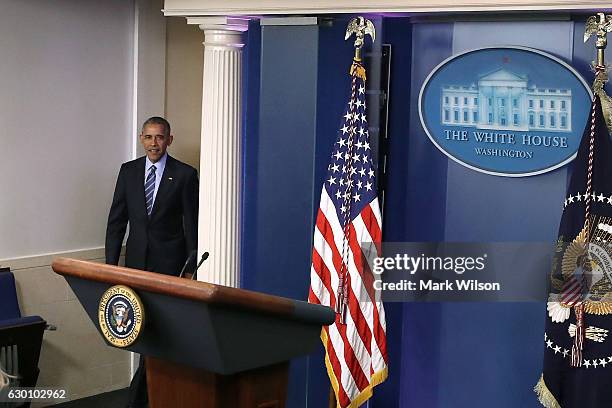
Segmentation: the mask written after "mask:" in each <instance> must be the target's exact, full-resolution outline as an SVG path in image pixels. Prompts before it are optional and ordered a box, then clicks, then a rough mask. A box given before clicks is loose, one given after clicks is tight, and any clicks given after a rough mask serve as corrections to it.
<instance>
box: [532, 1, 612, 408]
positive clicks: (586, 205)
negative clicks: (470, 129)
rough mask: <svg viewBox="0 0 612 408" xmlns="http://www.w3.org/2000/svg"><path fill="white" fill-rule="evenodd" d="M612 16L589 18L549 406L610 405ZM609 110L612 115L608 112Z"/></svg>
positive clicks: (546, 391)
mask: <svg viewBox="0 0 612 408" xmlns="http://www.w3.org/2000/svg"><path fill="white" fill-rule="evenodd" d="M610 31H612V16H604V15H603V14H602V13H600V14H599V15H598V16H597V17H590V18H589V19H588V20H587V26H586V33H585V41H586V40H587V39H588V38H589V37H590V35H591V34H597V43H596V46H597V50H598V59H597V62H596V63H594V64H593V68H594V71H595V74H596V79H595V84H594V87H593V88H594V91H595V95H594V97H593V100H592V105H591V114H590V115H589V121H588V122H587V124H586V127H585V130H584V133H583V136H582V140H581V142H580V147H579V149H578V154H577V157H576V160H575V161H574V165H573V173H572V176H571V179H570V185H569V188H568V191H567V197H566V199H565V201H564V203H563V205H564V210H563V215H562V217H561V224H560V226H559V238H558V240H557V245H556V248H555V254H554V257H553V265H552V271H551V276H550V285H551V291H550V292H551V293H550V296H549V299H548V303H547V310H548V316H547V319H546V331H545V333H544V345H545V352H544V368H543V373H542V376H541V377H540V380H539V382H538V383H537V385H536V386H535V388H534V390H535V391H536V393H537V395H538V398H539V401H540V402H541V403H542V405H544V406H545V407H546V408H561V407H563V408H572V407H573V408H596V407H603V406H610V405H612V387H610V380H611V379H612V336H608V334H609V331H610V330H612V142H611V141H610V134H609V130H608V127H607V125H606V119H605V117H609V116H610V115H609V110H608V109H605V110H603V109H602V104H603V105H605V106H608V104H609V103H610V100H609V97H608V96H607V95H605V93H604V92H603V85H604V83H605V82H606V81H607V70H606V66H605V63H604V59H603V55H604V54H603V50H604V49H605V47H606V38H605V37H606V32H610ZM604 111H605V112H606V115H604Z"/></svg>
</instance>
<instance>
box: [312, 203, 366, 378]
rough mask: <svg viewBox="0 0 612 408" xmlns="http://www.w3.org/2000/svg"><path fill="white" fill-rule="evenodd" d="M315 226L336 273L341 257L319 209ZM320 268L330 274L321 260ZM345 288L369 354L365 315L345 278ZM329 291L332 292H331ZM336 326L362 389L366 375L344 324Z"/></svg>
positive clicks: (358, 329) (322, 272) (352, 369)
mask: <svg viewBox="0 0 612 408" xmlns="http://www.w3.org/2000/svg"><path fill="white" fill-rule="evenodd" d="M317 228H319V231H321V234H322V235H323V237H324V238H325V241H326V242H327V244H328V245H329V247H330V249H331V250H332V259H333V263H334V267H335V268H336V271H334V272H336V273H337V271H338V270H340V267H341V265H342V258H341V256H340V253H339V252H338V250H337V248H336V245H335V242H334V233H333V230H332V227H331V225H330V223H329V221H328V220H327V218H325V214H323V212H322V211H321V210H319V215H317ZM319 259H320V258H319ZM321 268H322V269H321V273H319V276H321V274H324V275H329V274H330V272H329V270H328V269H327V267H326V266H325V263H323V262H322V263H321ZM347 289H348V308H349V312H350V313H351V318H352V319H353V322H354V324H355V328H356V331H357V333H358V335H359V337H360V338H361V341H362V342H363V344H364V346H365V347H366V350H367V352H368V354H369V355H370V356H371V355H372V351H371V348H370V347H371V336H372V333H371V332H370V328H369V327H368V325H367V321H366V320H365V317H364V316H363V313H362V312H361V308H360V307H359V302H358V300H357V297H356V296H355V294H354V293H353V290H352V286H351V281H350V279H348V280H347ZM331 293H332V294H333V292H331ZM337 328H338V332H339V333H340V335H341V337H342V341H343V342H344V355H345V359H346V365H347V366H348V367H349V370H350V371H351V374H352V376H353V379H354V380H355V383H356V384H357V387H358V388H359V390H363V389H364V388H365V387H367V385H368V384H369V380H368V376H367V375H366V374H365V373H364V372H363V369H362V367H361V365H360V364H359V361H358V359H357V357H356V355H355V352H354V350H353V348H352V347H351V345H350V342H349V341H348V337H347V334H346V325H343V324H338V325H337Z"/></svg>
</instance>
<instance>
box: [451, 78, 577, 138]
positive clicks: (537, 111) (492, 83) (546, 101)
mask: <svg viewBox="0 0 612 408" xmlns="http://www.w3.org/2000/svg"><path fill="white" fill-rule="evenodd" d="M528 82H529V79H528V78H527V76H526V75H522V76H521V75H517V74H515V73H513V72H511V71H508V70H506V69H503V68H502V69H498V70H496V71H493V72H491V73H489V74H486V75H483V76H481V77H480V79H479V80H478V85H475V84H472V85H470V86H459V85H450V86H443V87H442V100H441V102H442V103H441V106H442V112H441V118H442V120H441V124H442V125H455V126H470V127H476V128H478V129H506V130H517V131H530V130H545V131H549V132H555V131H556V132H571V130H572V121H571V117H572V91H571V89H551V88H538V87H536V86H531V87H530V86H529V84H528Z"/></svg>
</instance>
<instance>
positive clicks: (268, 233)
mask: <svg viewBox="0 0 612 408" xmlns="http://www.w3.org/2000/svg"><path fill="white" fill-rule="evenodd" d="M256 34H257V33H254V34H253V35H256ZM253 41H255V39H253ZM251 57H252V58H253V59H255V55H252V56H251ZM317 57H318V28H317V27H316V26H304V27H295V26H263V27H261V40H260V56H259V58H260V61H261V65H260V67H259V78H260V83H259V86H258V87H257V85H255V84H253V83H252V82H251V81H253V80H256V79H257V76H255V77H254V78H253V77H250V78H249V84H250V85H249V88H247V89H249V90H251V91H252V92H255V91H256V90H257V88H259V95H258V101H257V103H258V105H259V111H258V112H257V118H256V123H258V125H259V126H258V129H252V126H251V125H248V126H247V129H251V130H252V131H253V133H251V134H249V133H247V134H246V135H245V152H244V154H245V160H246V161H245V172H244V180H245V194H244V195H245V206H244V210H243V217H244V220H245V222H244V225H243V247H244V251H243V257H242V263H243V265H242V278H243V281H242V287H244V288H246V289H250V290H256V291H260V292H265V293H270V294H274V295H280V296H286V297H290V298H294V299H304V300H305V299H306V298H307V296H308V286H309V284H310V251H311V240H312V224H313V219H312V213H313V205H315V204H314V203H313V160H314V159H313V158H314V146H315V130H316V129H315V123H316V97H317V87H316V83H317ZM249 62H253V60H250V61H249ZM255 63H256V60H255ZM251 74H252V75H257V69H256V68H253V71H251ZM247 98H248V96H247ZM253 102H255V101H253ZM252 117H253V114H250V115H249V117H248V118H252ZM281 341H282V339H281ZM307 368H308V362H307V358H306V357H303V358H300V359H295V360H293V361H292V362H291V370H290V378H289V389H288V398H287V400H288V405H287V407H288V408H294V407H296V408H297V407H305V403H306V383H307Z"/></svg>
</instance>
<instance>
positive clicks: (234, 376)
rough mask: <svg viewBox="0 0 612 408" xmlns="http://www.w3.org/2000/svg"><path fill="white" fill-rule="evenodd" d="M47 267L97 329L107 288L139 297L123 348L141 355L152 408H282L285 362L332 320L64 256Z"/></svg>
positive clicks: (321, 310) (254, 296)
mask: <svg viewBox="0 0 612 408" xmlns="http://www.w3.org/2000/svg"><path fill="white" fill-rule="evenodd" d="M52 267H53V270H54V271H55V272H56V273H58V274H60V275H63V276H64V277H65V278H66V280H67V281H68V284H69V285H70V287H71V288H72V290H73V291H74V293H75V294H76V296H77V297H78V299H79V301H80V302H81V304H82V305H83V307H84V309H85V311H86V312H87V314H88V315H89V317H90V319H91V320H92V322H93V323H94V324H95V326H96V327H97V328H98V330H99V331H101V328H100V325H99V323H98V308H99V303H100V299H101V297H102V295H103V294H104V292H105V291H106V290H107V289H108V288H110V287H112V286H115V285H125V286H127V287H129V288H131V289H132V290H134V291H135V292H136V293H137V295H138V296H139V297H140V299H141V302H142V305H143V307H144V315H145V320H144V326H143V329H142V331H141V333H140V335H139V337H138V339H137V340H136V341H135V342H134V343H133V344H131V345H130V346H127V347H125V349H126V350H130V351H133V352H136V353H140V354H143V355H144V356H146V364H145V365H146V368H147V386H148V393H149V406H150V407H151V408H164V407H169V406H172V407H185V408H187V407H189V408H191V407H198V408H229V407H231V408H234V407H237V408H247V407H248V408H277V407H278V408H281V407H284V406H285V399H286V390H287V377H288V367H289V360H290V359H291V358H294V357H297V356H300V355H304V354H308V353H310V352H312V351H313V349H314V348H315V347H316V346H317V344H319V335H320V332H321V326H322V325H328V324H331V323H332V322H333V321H334V319H335V313H334V311H333V310H332V309H330V308H328V307H324V306H319V305H312V304H309V303H306V302H302V301H296V300H291V299H287V298H282V297H277V296H271V295H266V294H263V293H257V292H252V291H247V290H242V289H236V288H230V287H226V286H219V285H213V284H210V283H204V282H198V281H191V280H187V279H183V278H177V277H174V276H168V275H162V274H158V273H152V272H144V271H140V270H135V269H129V268H122V267H117V266H111V265H104V264H98V263H93V262H86V261H79V260H75V259H68V258H58V259H56V260H55V261H54V262H53V265H52Z"/></svg>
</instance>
